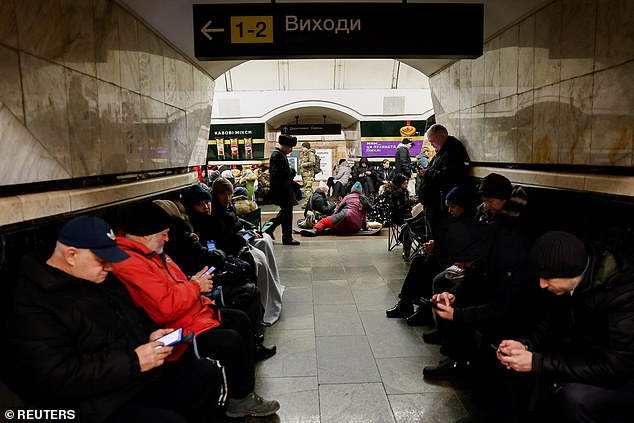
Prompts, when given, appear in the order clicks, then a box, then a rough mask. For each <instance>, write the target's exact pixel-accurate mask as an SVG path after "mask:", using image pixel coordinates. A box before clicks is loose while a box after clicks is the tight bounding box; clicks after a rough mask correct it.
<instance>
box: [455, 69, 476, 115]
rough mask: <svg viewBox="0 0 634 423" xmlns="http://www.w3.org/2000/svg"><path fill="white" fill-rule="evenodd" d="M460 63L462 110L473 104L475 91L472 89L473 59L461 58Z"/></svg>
mask: <svg viewBox="0 0 634 423" xmlns="http://www.w3.org/2000/svg"><path fill="white" fill-rule="evenodd" d="M458 63H459V65H460V110H465V109H470V108H471V106H473V97H472V95H473V92H472V90H471V63H472V61H471V60H461V61H460V62H458Z"/></svg>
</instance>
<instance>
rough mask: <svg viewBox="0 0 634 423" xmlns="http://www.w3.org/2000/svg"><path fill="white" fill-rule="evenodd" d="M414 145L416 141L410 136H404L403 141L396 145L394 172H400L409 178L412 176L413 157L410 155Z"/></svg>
mask: <svg viewBox="0 0 634 423" xmlns="http://www.w3.org/2000/svg"><path fill="white" fill-rule="evenodd" d="M413 146H414V141H412V140H411V139H409V138H403V141H401V143H400V144H399V145H398V146H397V147H396V155H395V156H394V159H395V160H396V168H395V169H394V174H398V173H400V174H401V175H403V176H405V177H406V178H407V179H408V180H409V178H410V177H411V176H412V159H411V158H410V156H409V150H410V148H412V147H413Z"/></svg>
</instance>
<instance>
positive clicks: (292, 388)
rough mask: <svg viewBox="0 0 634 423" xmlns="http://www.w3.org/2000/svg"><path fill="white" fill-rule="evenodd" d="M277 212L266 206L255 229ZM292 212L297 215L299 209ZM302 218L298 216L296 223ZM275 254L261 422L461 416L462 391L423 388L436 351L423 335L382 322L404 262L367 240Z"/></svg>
mask: <svg viewBox="0 0 634 423" xmlns="http://www.w3.org/2000/svg"><path fill="white" fill-rule="evenodd" d="M276 210H277V209H276V208H275V207H272V206H264V208H263V222H265V221H267V220H268V219H270V218H271V217H272V216H273V215H274V214H275V212H274V211H276ZM298 210H299V208H298ZM299 217H301V212H299V213H298V214H296V216H295V218H296V219H297V218H299ZM275 237H276V240H275V248H276V252H277V260H278V266H279V269H280V276H281V278H282V282H283V284H284V285H285V286H286V290H285V292H284V297H283V301H284V304H283V311H282V316H281V318H280V320H279V321H278V322H277V323H276V324H275V325H273V326H272V327H270V328H267V330H266V342H267V343H274V344H277V348H278V352H277V354H276V355H275V356H273V357H272V358H270V359H268V360H266V361H264V362H261V363H259V364H258V367H257V382H256V391H257V392H258V393H260V394H261V395H262V396H264V397H265V398H275V399H277V400H278V401H279V402H280V404H281V409H280V411H279V413H278V415H276V416H273V417H270V418H267V419H248V421H260V422H261V421H266V422H285V423H286V422H302V423H305V422H311V423H344V422H364V423H366V422H377V423H390V422H397V423H408V422H453V421H454V420H457V419H459V418H461V417H464V416H466V415H467V412H466V407H468V400H467V396H466V395H465V393H464V389H462V388H461V387H458V388H456V387H454V386H452V385H450V384H449V383H448V382H445V381H441V382H433V383H430V382H426V381H425V380H424V379H423V376H422V370H423V367H424V366H427V365H430V364H432V365H433V364H437V363H438V361H439V359H440V357H441V356H440V354H439V352H438V350H439V347H438V346H434V345H428V344H425V343H423V342H422V338H421V337H422V333H423V331H424V330H429V329H428V328H411V327H409V326H407V325H406V323H405V321H404V320H403V319H388V318H386V317H385V310H386V309H387V308H389V307H391V306H392V305H393V304H394V303H395V301H396V296H397V295H398V292H399V291H400V287H401V284H402V282H403V279H404V278H405V275H406V274H407V271H408V269H409V263H405V262H403V260H402V259H401V256H400V255H401V252H402V251H401V248H400V247H397V248H395V249H394V250H392V251H391V252H388V251H387V239H386V238H387V231H386V230H383V231H382V232H381V233H380V234H378V235H374V236H323V237H317V238H304V237H301V236H300V235H297V236H296V239H298V240H300V241H301V242H302V244H301V245H300V246H295V247H292V246H285V245H282V244H281V241H280V240H281V233H280V228H278V229H277V232H276V233H275Z"/></svg>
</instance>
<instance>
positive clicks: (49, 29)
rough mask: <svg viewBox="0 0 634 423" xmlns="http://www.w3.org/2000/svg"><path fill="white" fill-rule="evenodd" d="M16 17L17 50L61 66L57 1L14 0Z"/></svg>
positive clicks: (60, 31) (58, 3)
mask: <svg viewBox="0 0 634 423" xmlns="http://www.w3.org/2000/svg"><path fill="white" fill-rule="evenodd" d="M15 14H16V23H17V29H18V40H19V46H20V49H21V50H22V51H24V52H27V53H31V54H33V55H35V56H38V57H41V58H44V59H49V60H51V61H55V62H57V63H60V64H61V63H63V56H64V39H63V38H64V37H63V32H62V14H61V7H60V0H50V1H41V0H20V1H16V2H15Z"/></svg>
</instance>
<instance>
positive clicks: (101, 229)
mask: <svg viewBox="0 0 634 423" xmlns="http://www.w3.org/2000/svg"><path fill="white" fill-rule="evenodd" d="M57 240H58V241H59V242H61V243H62V244H64V245H68V246H70V247H76V248H85V249H88V250H91V251H92V252H93V253H95V255H96V256H98V257H100V258H102V259H103V260H106V261H108V262H110V263H119V262H121V261H123V260H125V259H127V258H129V257H130V256H129V255H127V254H126V253H125V252H124V251H123V250H122V249H121V248H119V247H117V243H116V241H115V240H116V237H115V235H114V232H113V230H112V228H111V227H110V226H109V225H108V224H107V223H106V222H105V221H103V220H102V219H100V218H98V217H96V216H79V217H75V218H73V219H71V220H69V221H68V222H67V223H66V224H65V225H64V226H63V227H62V230H61V231H60V232H59V236H58V237H57Z"/></svg>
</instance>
